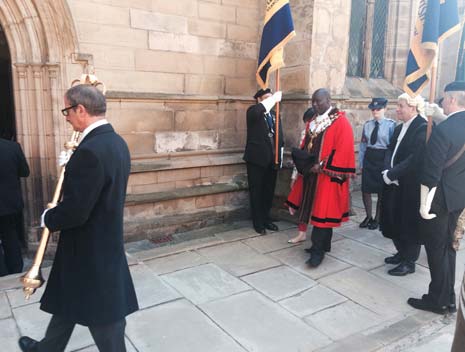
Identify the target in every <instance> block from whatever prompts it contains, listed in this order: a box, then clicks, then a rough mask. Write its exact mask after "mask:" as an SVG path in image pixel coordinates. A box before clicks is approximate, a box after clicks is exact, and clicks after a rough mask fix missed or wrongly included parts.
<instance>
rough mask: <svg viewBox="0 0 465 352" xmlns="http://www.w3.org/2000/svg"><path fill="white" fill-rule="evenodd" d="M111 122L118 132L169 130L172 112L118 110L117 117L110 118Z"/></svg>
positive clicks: (171, 127)
mask: <svg viewBox="0 0 465 352" xmlns="http://www.w3.org/2000/svg"><path fill="white" fill-rule="evenodd" d="M111 124H112V125H113V127H114V128H115V130H116V131H117V132H118V133H120V134H127V133H137V132H150V133H152V134H153V133H155V132H157V131H170V130H172V129H173V127H174V113H173V112H172V111H160V110H153V109H151V110H140V109H139V110H129V109H125V110H120V116H119V117H118V118H113V119H111Z"/></svg>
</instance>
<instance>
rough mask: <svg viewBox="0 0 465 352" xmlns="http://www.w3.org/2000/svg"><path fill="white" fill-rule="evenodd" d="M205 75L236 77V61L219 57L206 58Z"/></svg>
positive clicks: (204, 60)
mask: <svg viewBox="0 0 465 352" xmlns="http://www.w3.org/2000/svg"><path fill="white" fill-rule="evenodd" d="M203 62H204V66H205V73H207V74H212V75H224V76H229V77H234V76H235V75H236V59H232V58H227V57H218V56H205V57H204V59H203Z"/></svg>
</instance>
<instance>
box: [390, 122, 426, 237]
mask: <svg viewBox="0 0 465 352" xmlns="http://www.w3.org/2000/svg"><path fill="white" fill-rule="evenodd" d="M426 126H427V122H426V120H425V119H424V118H423V117H421V116H420V115H418V116H417V117H415V119H414V120H413V121H412V122H411V124H410V126H409V128H408V129H407V132H406V133H405V135H404V138H403V139H402V141H401V142H400V144H399V147H398V148H397V152H396V154H395V156H394V160H393V166H392V167H391V158H392V155H393V153H394V149H395V147H396V144H397V139H398V137H399V134H400V132H401V130H402V125H399V126H397V127H396V128H395V130H394V134H393V136H392V140H391V143H390V144H389V147H388V152H387V153H386V159H385V168H386V169H388V170H389V172H388V177H389V179H390V180H398V181H399V186H396V185H389V186H387V185H385V186H384V189H383V195H382V208H381V209H382V212H381V232H382V234H383V235H384V236H385V237H388V238H391V239H399V240H403V241H406V242H411V243H419V242H420V239H419V233H418V232H419V228H418V224H419V223H420V213H419V209H420V182H419V176H420V171H421V167H422V157H423V152H424V149H425V138H426Z"/></svg>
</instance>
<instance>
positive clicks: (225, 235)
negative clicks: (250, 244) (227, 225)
mask: <svg viewBox="0 0 465 352" xmlns="http://www.w3.org/2000/svg"><path fill="white" fill-rule="evenodd" d="M256 236H260V235H259V234H258V233H257V232H255V230H254V228H253V227H252V223H251V224H250V227H243V228H240V229H235V230H231V231H226V232H221V233H217V234H215V237H217V238H218V239H220V240H222V241H224V242H229V241H237V240H244V239H247V238H251V237H256Z"/></svg>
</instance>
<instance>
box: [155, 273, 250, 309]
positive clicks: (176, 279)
mask: <svg viewBox="0 0 465 352" xmlns="http://www.w3.org/2000/svg"><path fill="white" fill-rule="evenodd" d="M162 277H163V280H164V281H166V282H167V283H168V284H170V285H171V286H172V287H174V288H175V289H176V290H177V291H179V292H181V294H182V295H183V296H184V297H186V298H187V299H189V300H190V301H191V302H194V303H195V304H200V303H205V302H208V301H211V300H215V299H219V298H223V297H226V296H229V295H233V294H236V293H239V292H243V291H246V290H250V287H249V286H248V285H247V284H245V283H244V282H242V281H241V280H239V279H237V278H235V277H234V276H232V275H231V274H229V273H227V272H226V271H224V270H222V269H221V268H219V267H218V266H216V265H214V264H205V265H201V266H198V267H195V268H189V269H184V270H180V271H176V272H174V273H171V274H166V275H164V276H162Z"/></svg>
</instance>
